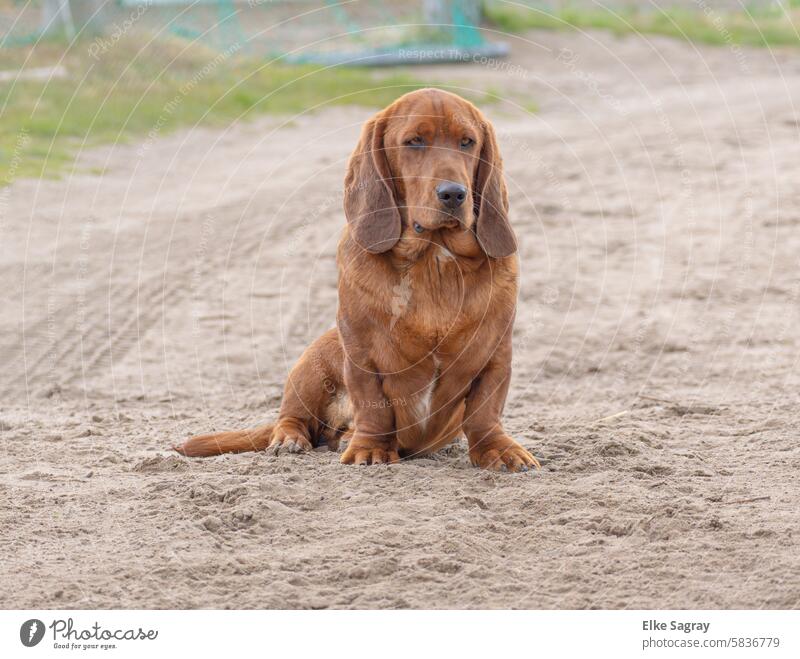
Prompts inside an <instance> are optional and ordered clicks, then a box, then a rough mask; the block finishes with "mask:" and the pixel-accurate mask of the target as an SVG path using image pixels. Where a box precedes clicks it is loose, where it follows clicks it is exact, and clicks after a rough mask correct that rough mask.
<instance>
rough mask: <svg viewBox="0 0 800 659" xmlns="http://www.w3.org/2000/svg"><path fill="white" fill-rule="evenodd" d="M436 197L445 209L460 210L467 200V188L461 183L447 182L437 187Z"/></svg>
mask: <svg viewBox="0 0 800 659" xmlns="http://www.w3.org/2000/svg"><path fill="white" fill-rule="evenodd" d="M436 196H437V197H439V201H441V202H442V204H443V205H444V206H445V208H450V209H453V208H458V207H459V206H460V205H461V204H463V203H464V200H465V199H466V198H467V188H465V187H464V186H463V185H461V184H460V183H453V182H452V181H445V182H444V183H440V184H439V185H437V186H436Z"/></svg>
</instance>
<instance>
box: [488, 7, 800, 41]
mask: <svg viewBox="0 0 800 659" xmlns="http://www.w3.org/2000/svg"><path fill="white" fill-rule="evenodd" d="M792 2H793V3H795V2H800V0H792ZM709 6H712V4H711V3H709ZM484 12H485V15H486V18H487V19H488V20H489V21H490V22H492V23H493V24H494V25H496V26H497V27H498V28H500V29H502V30H504V31H506V32H512V33H513V32H524V31H526V30H533V29H548V30H569V29H582V30H583V29H600V30H609V31H611V32H613V33H614V34H618V35H622V34H629V33H636V32H638V33H642V34H659V35H664V36H669V37H675V38H679V39H684V40H687V39H688V40H689V41H696V42H700V43H707V44H714V45H740V46H800V36H798V32H800V14H798V12H797V11H790V12H789V13H788V15H786V14H783V13H781V12H780V11H777V10H771V11H760V12H758V13H755V12H754V13H751V14H749V15H748V14H747V13H745V12H743V11H742V12H726V11H723V10H721V9H714V10H713V11H712V12H710V13H709V14H706V13H705V12H701V11H699V10H698V11H689V10H678V9H673V10H668V11H665V12H661V11H658V10H655V9H651V10H649V11H644V10H642V11H636V10H631V9H619V10H617V11H616V12H611V11H605V10H601V9H592V8H586V7H583V8H578V7H570V6H565V7H562V8H560V9H557V10H553V11H550V10H547V11H545V10H543V9H535V8H533V7H530V8H525V7H520V6H519V4H508V3H506V2H503V1H501V0H489V1H487V2H485V3H484Z"/></svg>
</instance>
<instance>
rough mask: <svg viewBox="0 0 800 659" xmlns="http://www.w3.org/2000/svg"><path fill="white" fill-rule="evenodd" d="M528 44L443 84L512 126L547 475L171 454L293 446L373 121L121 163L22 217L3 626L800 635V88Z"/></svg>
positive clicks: (9, 329) (733, 66) (111, 157)
mask: <svg viewBox="0 0 800 659" xmlns="http://www.w3.org/2000/svg"><path fill="white" fill-rule="evenodd" d="M527 39H528V40H527V41H526V40H517V39H515V40H512V41H513V43H512V46H513V48H514V55H513V57H512V58H511V60H509V61H508V62H507V63H505V64H502V65H499V64H498V63H488V64H480V63H476V64H473V65H470V66H460V67H433V68H430V69H428V70H426V71H418V72H417V73H418V74H421V75H427V76H428V77H430V78H431V79H432V80H446V81H448V82H449V83H451V84H453V85H454V87H455V89H457V90H458V89H462V90H469V89H472V90H475V89H488V88H490V89H492V90H493V91H495V92H499V93H500V94H501V96H502V97H503V100H502V101H501V102H499V103H497V104H494V105H489V106H485V109H486V111H487V113H488V114H489V116H490V117H491V118H492V119H493V120H494V122H495V124H496V126H497V129H498V132H499V134H500V140H501V145H502V149H503V152H504V156H505V161H506V165H507V174H508V180H509V185H510V188H511V203H512V210H513V221H514V225H515V227H516V230H517V234H518V236H519V238H520V240H521V263H522V270H523V274H522V283H521V294H520V300H519V312H518V320H517V324H516V329H515V357H514V367H515V375H514V381H513V384H512V388H511V393H510V396H509V400H508V404H507V406H506V414H505V419H506V423H507V427H508V428H509V429H510V430H511V431H512V432H513V434H514V435H515V436H516V437H517V438H518V439H519V440H520V441H521V442H522V443H524V444H525V445H526V446H528V447H530V448H531V450H532V451H533V452H534V453H535V454H536V455H537V456H538V457H539V458H540V459H541V461H542V464H543V469H542V470H541V471H540V472H538V473H535V474H532V475H526V474H519V475H508V474H491V473H485V472H481V471H479V470H476V469H473V468H472V467H470V466H469V463H468V460H467V457H466V450H465V445H464V444H463V442H462V443H460V444H456V445H453V446H452V447H450V448H448V449H447V450H444V451H442V452H441V453H440V454H437V455H435V456H433V457H430V458H426V459H417V460H412V461H408V462H404V463H402V464H400V465H395V466H391V467H385V466H381V467H370V468H355V467H345V466H341V465H340V464H339V463H338V459H337V455H335V454H333V453H329V452H322V451H318V452H315V453H313V454H310V455H304V456H286V457H283V456H281V457H278V458H276V457H271V456H267V455H264V454H245V455H238V456H223V457H219V458H213V459H207V460H189V459H184V458H181V457H180V456H178V455H176V454H174V453H171V452H170V451H169V447H170V445H171V444H172V443H174V442H175V441H176V440H180V439H182V438H184V437H186V436H187V435H189V434H191V433H195V432H200V431H207V430H211V429H224V428H230V427H242V426H247V425H250V424H255V423H258V422H260V421H263V420H265V419H270V418H273V417H274V415H275V413H276V411H277V406H278V403H279V397H280V392H281V387H282V383H283V380H284V377H285V374H286V371H287V369H288V367H289V366H290V365H291V364H292V362H293V360H295V359H296V358H297V356H298V355H299V354H300V352H301V351H302V349H303V347H304V346H305V345H306V344H307V343H308V342H309V341H310V340H311V339H312V338H314V337H315V336H317V335H318V334H319V333H321V332H322V331H323V330H325V329H327V328H328V327H330V326H331V325H332V323H333V319H334V310H335V307H336V288H335V262H334V250H335V245H336V241H337V236H338V233H339V230H340V227H341V226H342V223H343V221H344V218H343V214H342V211H341V181H342V178H343V171H344V162H345V159H346V157H347V155H348V153H349V151H350V150H351V148H352V147H353V145H354V143H355V139H356V136H357V134H358V130H359V126H360V124H361V122H362V121H363V120H364V119H365V118H366V117H367V116H368V115H369V114H370V112H369V111H368V110H364V109H360V108H349V109H335V110H326V111H322V112H319V113H316V114H314V115H313V116H312V115H307V116H299V117H293V118H290V119H287V120H286V121H284V120H282V119H276V118H271V119H265V120H261V121H259V122H257V123H252V124H247V125H236V126H232V127H231V128H229V129H228V130H224V131H211V130H206V129H202V130H193V131H189V132H186V133H182V134H180V135H175V136H171V137H166V138H159V139H155V140H146V141H145V142H143V143H142V144H137V145H127V146H117V147H113V148H112V147H107V148H104V149H100V150H94V151H91V152H87V153H84V155H83V156H82V157H81V159H80V161H79V163H78V165H77V167H76V170H75V172H74V175H72V176H70V177H69V178H67V179H65V180H61V181H50V182H36V181H20V182H18V183H16V184H14V185H13V187H11V188H7V189H6V190H4V191H3V196H2V197H0V202H2V204H1V205H0V216H1V217H2V260H1V261H0V276H1V277H2V279H1V281H2V284H3V288H4V295H3V298H4V313H3V315H2V320H1V321H0V322H2V333H0V340H2V344H1V345H0V354H1V355H2V364H3V376H2V378H1V379H0V385H2V392H3V393H2V396H3V397H2V412H1V413H0V447H1V448H2V450H1V451H0V501H2V507H0V514H1V515H2V518H1V524H2V526H1V528H2V535H0V555H2V556H3V560H2V562H0V605H2V606H3V607H6V608H8V607H31V608H62V607H70V608H71V607H75V608H91V607H108V608H115V607H123V608H129V607H130V608H137V607H177V608H183V607H187V608H194V607H203V608H247V607H255V608H274V607H281V608H282V607H313V608H322V607H369V608H371V607H433V608H439V607H447V608H460V607H479V608H484V607H525V608H546V607H563V608H583V607H587V608H588V607H608V608H645V607H681V608H682V607H689V608H694V607H698V608H705V607H735V608H749V607H769V608H772V607H797V606H798V603H799V602H800V577H798V574H800V551H798V549H799V548H798V541H799V540H800V528H798V522H800V488H798V485H797V483H798V481H797V474H798V469H800V442H798V417H797V404H798V384H800V378H799V377H798V368H797V358H798V346H799V341H798V331H797V327H798V309H800V305H798V295H800V279H799V278H798V254H800V234H799V233H798V228H799V227H800V193H799V192H798V187H797V182H798V180H800V140H798V137H799V136H800V111H798V109H797V108H796V107H795V105H794V104H795V103H797V102H798V101H800V84H799V83H800V64H799V63H798V60H797V59H796V57H795V56H794V55H791V56H790V55H788V54H780V53H770V52H769V51H766V50H764V51H749V50H742V51H738V50H732V49H728V48H720V49H706V48H697V49H695V48H693V47H691V46H687V45H685V44H684V45H681V44H677V43H674V42H671V41H667V40H661V39H652V38H651V39H642V38H636V37H631V38H625V39H622V40H618V39H615V38H613V37H611V36H608V35H601V34H590V35H576V34H549V33H532V34H530V35H528V37H527ZM563 49H567V50H563ZM531 101H536V102H537V103H538V104H539V106H540V111H539V112H538V114H537V115H536V116H529V115H527V114H526V113H525V112H524V111H522V110H521V109H520V108H519V107H518V106H524V105H526V104H527V103H530V102H531ZM96 168H102V169H103V170H104V174H103V175H101V176H98V175H96V174H90V173H89V172H90V171H94V170H96Z"/></svg>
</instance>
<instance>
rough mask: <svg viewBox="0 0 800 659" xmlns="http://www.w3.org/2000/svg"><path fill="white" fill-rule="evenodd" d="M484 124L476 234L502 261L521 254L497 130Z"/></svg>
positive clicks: (478, 178)
mask: <svg viewBox="0 0 800 659" xmlns="http://www.w3.org/2000/svg"><path fill="white" fill-rule="evenodd" d="M481 123H482V124H483V147H481V156H480V162H479V163H478V172H477V175H476V177H475V197H476V199H475V209H476V211H477V230H476V233H477V235H478V242H479V243H480V245H481V247H482V248H483V251H484V252H486V254H487V255H488V256H491V257H492V258H502V257H503V256H509V255H511V254H513V253H514V252H516V251H517V238H516V236H514V231H513V230H512V228H511V224H510V223H509V221H508V190H507V189H506V183H505V180H504V179H503V161H502V159H501V158H500V151H499V149H498V148H497V139H496V138H495V136H494V129H493V128H492V126H491V124H490V123H489V122H488V121H486V120H485V119H484V120H483V121H482V122H481Z"/></svg>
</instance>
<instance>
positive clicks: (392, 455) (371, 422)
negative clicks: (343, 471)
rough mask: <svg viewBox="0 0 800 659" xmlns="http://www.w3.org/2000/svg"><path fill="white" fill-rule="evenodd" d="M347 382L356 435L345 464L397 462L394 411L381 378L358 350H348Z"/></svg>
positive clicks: (355, 346)
mask: <svg viewBox="0 0 800 659" xmlns="http://www.w3.org/2000/svg"><path fill="white" fill-rule="evenodd" d="M345 353H346V357H345V365H344V381H345V386H346V387H347V392H348V394H349V395H350V400H351V401H352V403H353V421H354V423H353V425H354V428H355V429H354V432H353V435H352V437H351V438H350V441H349V443H348V444H347V448H346V449H345V451H344V453H342V458H341V461H342V462H343V463H344V464H356V465H368V464H384V463H389V462H397V461H399V460H400V456H399V455H398V453H397V439H396V437H395V420H394V410H393V408H392V406H391V405H390V404H389V402H388V401H387V400H386V396H385V395H384V393H383V387H382V384H381V378H380V375H379V374H378V372H377V369H376V367H375V364H374V363H372V361H371V360H369V358H368V356H367V355H364V354H361V353H360V352H359V349H358V346H357V345H354V346H352V351H351V350H350V347H349V346H346V349H345Z"/></svg>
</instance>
